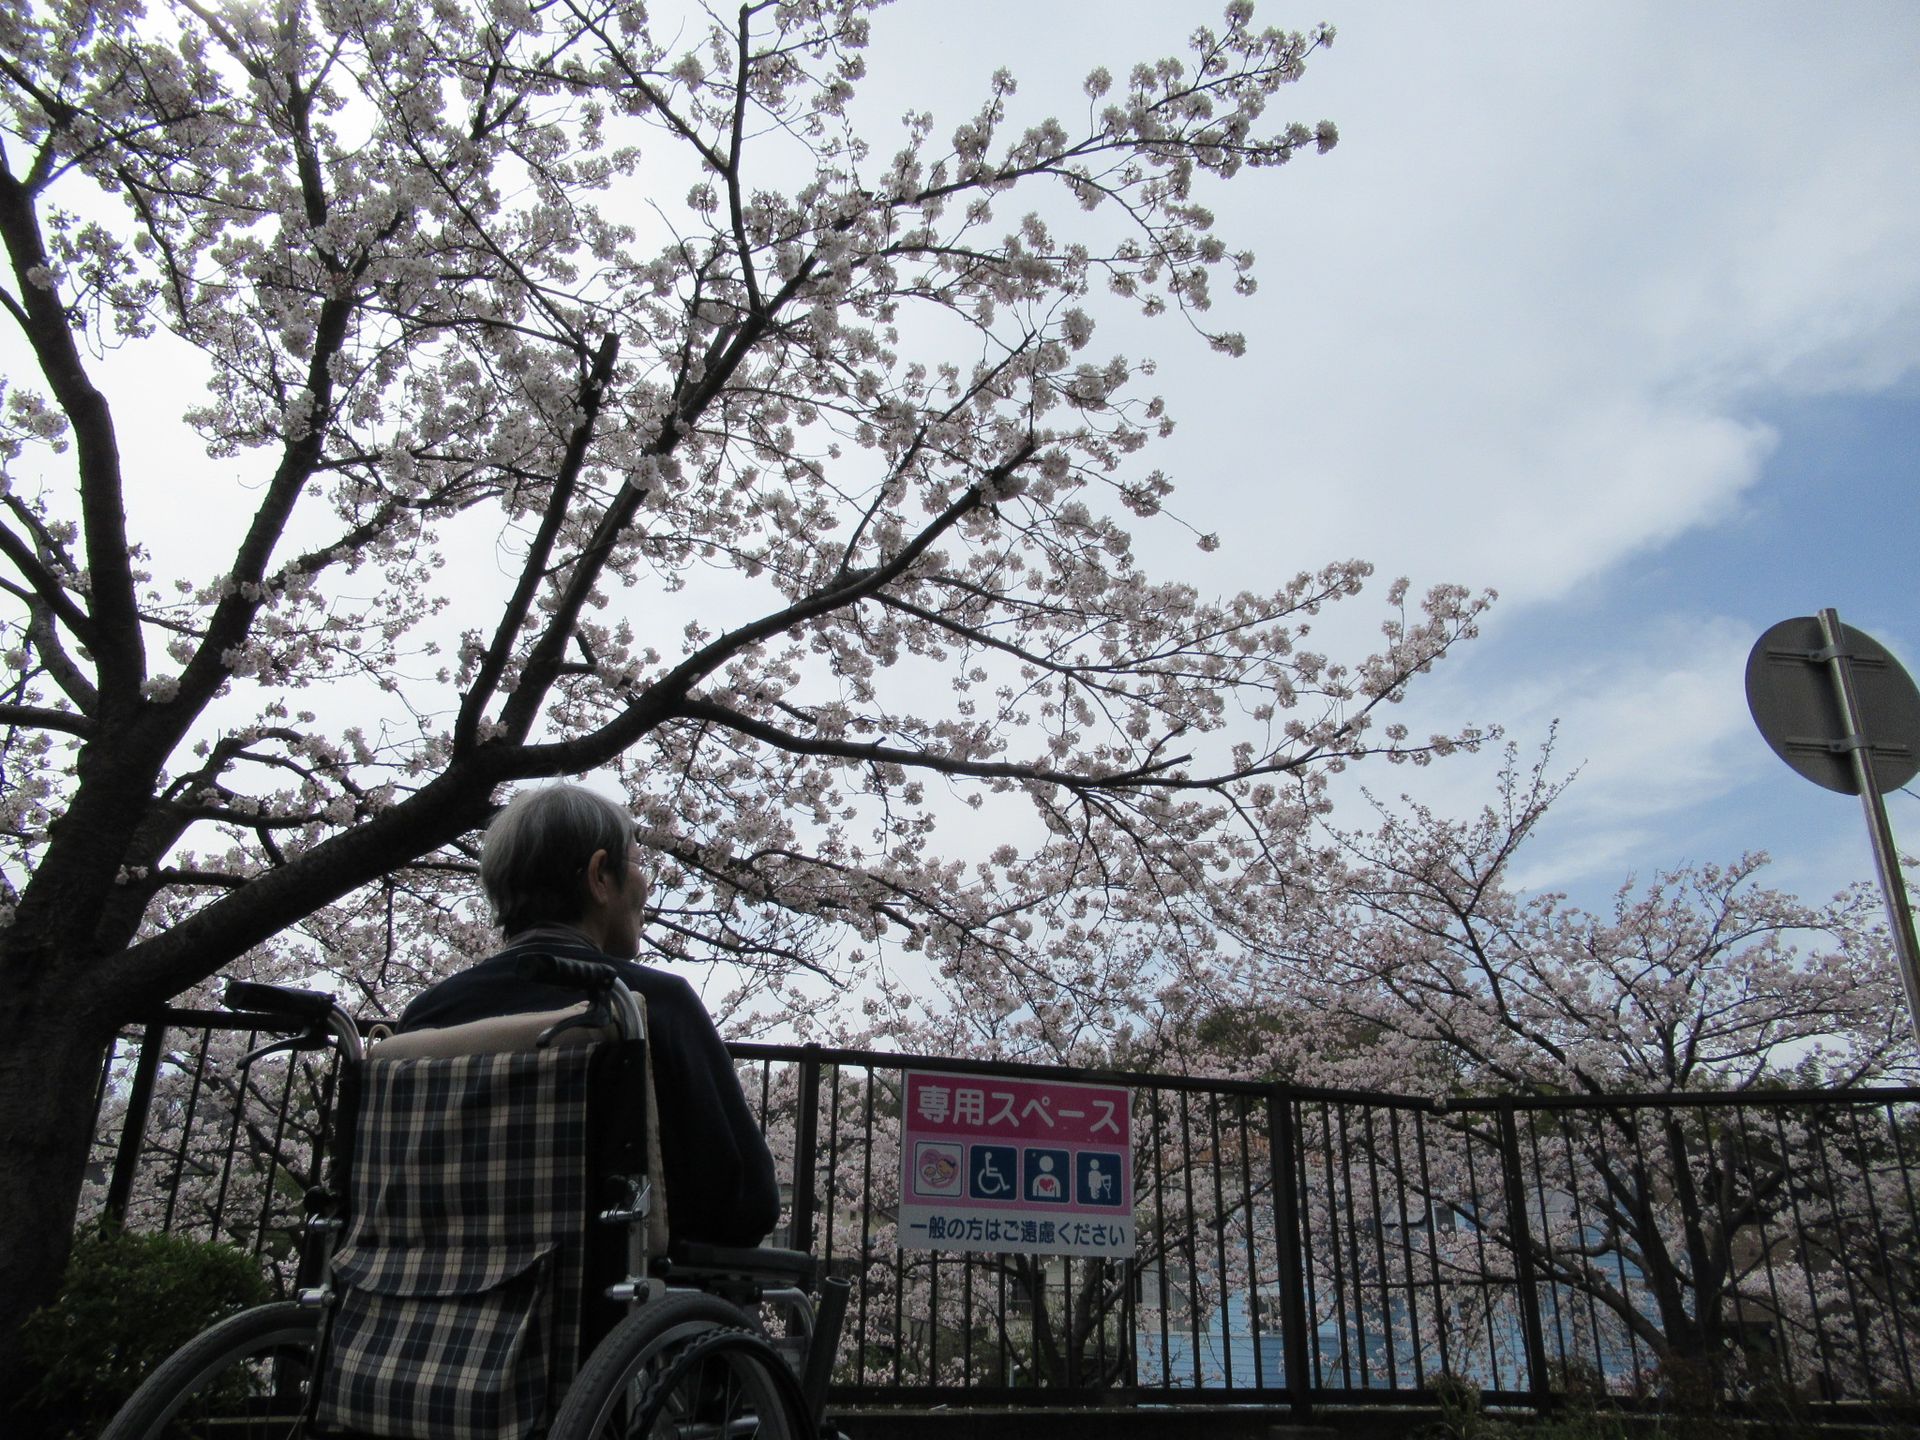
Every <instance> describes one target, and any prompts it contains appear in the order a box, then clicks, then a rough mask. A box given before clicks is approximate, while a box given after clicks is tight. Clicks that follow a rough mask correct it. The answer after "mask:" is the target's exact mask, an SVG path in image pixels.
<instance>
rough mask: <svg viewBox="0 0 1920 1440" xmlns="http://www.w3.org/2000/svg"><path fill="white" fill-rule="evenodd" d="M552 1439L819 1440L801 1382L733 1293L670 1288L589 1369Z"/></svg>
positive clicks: (604, 1344)
mask: <svg viewBox="0 0 1920 1440" xmlns="http://www.w3.org/2000/svg"><path fill="white" fill-rule="evenodd" d="M548 1435H549V1440H614V1437H619V1440H696V1437H698V1440H813V1435H814V1429H813V1425H812V1422H811V1420H810V1419H809V1418H808V1417H807V1415H806V1413H805V1407H804V1406H803V1404H802V1402H801V1399H800V1387H799V1383H798V1382H797V1381H796V1380H795V1379H794V1377H793V1373H792V1371H791V1370H789V1369H788V1368H787V1364H786V1362H785V1361H784V1360H782V1359H781V1358H780V1354H779V1352H778V1351H776V1350H775V1349H774V1348H773V1346H772V1345H771V1344H769V1343H768V1341H767V1339H766V1337H765V1336H764V1335H762V1334H761V1333H760V1332H759V1331H758V1330H757V1329H753V1328H749V1325H748V1323H747V1317H746V1316H744V1315H743V1314H742V1313H741V1312H740V1311H739V1310H737V1309H735V1308H734V1307H733V1306H732V1305H729V1304H727V1303H726V1301H724V1300H720V1299H716V1298H715V1297H714V1296H711V1295H703V1294H699V1293H694V1292H669V1293H667V1294H665V1295H662V1296H658V1297H656V1298H655V1299H653V1300H650V1301H648V1302H647V1303H646V1304H645V1305H643V1306H641V1307H640V1309H638V1310H636V1311H635V1312H634V1313H633V1314H631V1315H629V1316H628V1317H627V1318H626V1319H625V1320H623V1321H621V1322H620V1324H619V1325H618V1326H616V1327H615V1328H614V1330H613V1332H612V1333H611V1334H609V1335H608V1336H607V1338H606V1339H605V1340H603V1341H601V1342H600V1344H599V1345H598V1346H596V1347H595V1349H594V1352H593V1354H592V1355H590V1356H589V1357H588V1358H587V1362H586V1364H585V1365H583V1366H581V1368H580V1373H579V1374H578V1375H576V1376H575V1377H574V1380H573V1384H572V1385H571V1386H569V1387H568V1390H567V1396H566V1401H565V1403H564V1404H562V1405H561V1407H560V1413H559V1414H558V1415H557V1416H555V1417H554V1422H553V1428H552V1429H551V1430H550V1431H549V1432H548Z"/></svg>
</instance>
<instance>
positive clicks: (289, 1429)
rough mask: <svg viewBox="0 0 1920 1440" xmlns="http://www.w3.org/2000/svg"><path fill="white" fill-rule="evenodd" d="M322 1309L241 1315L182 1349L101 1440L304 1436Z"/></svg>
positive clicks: (270, 1309) (271, 1309)
mask: <svg viewBox="0 0 1920 1440" xmlns="http://www.w3.org/2000/svg"><path fill="white" fill-rule="evenodd" d="M319 1333H320V1312H319V1311H317V1310H310V1309H306V1308H305V1307H303V1306H299V1305H293V1304H288V1303H280V1304H274V1305H262V1306H259V1307H258V1308H256V1309H253V1310H242V1311H241V1312H240V1313H239V1314H238V1315H233V1316H230V1317H228V1318H227V1319H225V1320H222V1321H221V1322H220V1323H219V1324H218V1325H215V1326H214V1327H213V1328H212V1329H210V1330H204V1331H202V1332H201V1333H200V1334H198V1335H196V1336H194V1338H193V1339H191V1340H189V1341H188V1342H187V1343H186V1344H185V1345H182V1346H181V1347H180V1348H179V1349H178V1350H176V1351H174V1352H173V1354H172V1355H170V1356H168V1357H167V1359H166V1360H165V1361H163V1362H162V1363H161V1366H160V1368H159V1369H158V1370H155V1371H154V1372H153V1374H151V1375H149V1376H148V1377H147V1378H146V1380H145V1381H143V1382H142V1383H141V1386H140V1388H139V1389H138V1390H136V1391H134V1392H133V1394H132V1395H131V1396H129V1397H128V1399H127V1403H126V1404H125V1405H123V1406H121V1407H120V1413H119V1414H118V1415H116V1416H114V1417H113V1420H112V1422H111V1423H110V1424H109V1425H108V1426H107V1428H106V1429H105V1430H103V1431H102V1432H101V1434H100V1440H188V1437H200V1436H205V1435H208V1434H213V1435H219V1436H229V1435H230V1436H234V1437H236V1440H270V1437H284V1436H291V1435H294V1434H297V1433H299V1431H300V1426H301V1417H302V1416H303V1414H304V1413H305V1410H306V1403H307V1394H308V1389H309V1382H310V1380H311V1377H312V1373H313V1350H314V1345H315V1344H316V1342H317V1341H318V1339H319Z"/></svg>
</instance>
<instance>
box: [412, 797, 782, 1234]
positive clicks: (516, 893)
mask: <svg viewBox="0 0 1920 1440" xmlns="http://www.w3.org/2000/svg"><path fill="white" fill-rule="evenodd" d="M480 880H481V883H482V885H484V886H485V888H486V892H487V898H488V900H489V901H491V902H492V905H493V912H494V917H495V919H496V920H498V922H499V924H500V927H501V929H502V930H503V931H504V932H505V935H506V948H505V949H503V950H501V951H500V952H499V953H498V954H496V955H493V956H491V957H489V958H488V959H485V960H482V961H480V962H479V963H478V964H476V965H472V966H470V967H468V968H467V969H465V970H462V971H460V972H459V973H458V974H456V975H452V976H450V977H448V978H447V979H445V980H442V981H441V982H440V983H439V984H437V985H435V986H433V987H432V988H431V989H429V990H427V991H425V992H424V993H423V994H421V995H419V996H418V997H417V998H416V999H415V1000H414V1001H413V1003H412V1004H411V1005H409V1006H407V1008H406V1011H405V1012H404V1013H403V1014H402V1015H401V1017H400V1029H401V1030H402V1031H403V1032H404V1031H408V1030H430V1029H437V1028H439V1027H441V1026H446V1025H458V1024H462V1023H464V1022H466V1021H469V1020H480V1019H485V1018H487V1017H490V1016H495V1015H517V1014H521V1013H524V1012H527V1011H533V1010H556V1009H560V1008H562V1007H564V1006H566V1005H569V1004H571V1003H573V1001H574V1000H575V998H577V997H576V995H575V994H574V993H573V992H570V991H568V990H565V989H563V988H561V987H556V986H552V985H543V984H539V983H537V982H534V981H530V980H524V979H522V978H521V977H520V976H519V975H518V974H517V973H516V968H515V967H516V963H517V961H518V960H519V958H520V957H521V956H523V955H528V954H533V953H540V952H545V953H548V954H553V955H562V956H567V957H569V958H572V959H578V960H598V961H601V962H603V963H605V964H608V965H611V966H612V967H613V968H614V969H615V970H617V971H619V972H620V978H621V979H622V980H623V981H624V982H625V983H626V985H627V988H628V989H630V990H632V991H633V992H634V993H635V994H636V995H639V996H641V997H643V998H644V999H645V1001H646V1005H647V1028H648V1041H649V1048H650V1051H651V1058H652V1066H653V1081H654V1091H655V1095H656V1098H657V1101H658V1106H659V1111H660V1151H661V1164H662V1166H663V1168H664V1169H665V1171H666V1176H665V1181H666V1192H667V1202H668V1218H669V1220H670V1222H671V1224H672V1227H673V1238H674V1239H676V1240H696V1241H704V1242H706V1243H708V1244H713V1245H756V1244H758V1243H760V1241H761V1240H763V1239H764V1238H765V1237H766V1235H767V1233H768V1232H769V1231H771V1230H772V1229H773V1227H774V1224H775V1222H776V1220H777V1219H778V1218H779V1213H780V1192H779V1186H778V1183H777V1182H776V1180H775V1179H774V1173H773V1157H772V1156H771V1155H770V1154H769V1153H768V1151H767V1144H766V1141H765V1139H764V1138H763V1137H762V1136H761V1134H760V1129H759V1126H758V1125H756V1124H755V1123H754V1118H753V1114H752V1112H751V1111H749V1110H748V1108H747V1102H746V1097H745V1096H744V1095H742V1094H741V1093H740V1082H739V1080H738V1079H737V1078H736V1076H735V1075H734V1071H733V1062H732V1060H731V1059H730V1058H729V1056H728V1054H727V1049H726V1046H725V1045H723V1044H722V1043H721V1040H720V1036H719V1034H718V1033H717V1032H716V1031H715V1030H714V1028H713V1021H712V1020H711V1019H710V1018H708V1015H707V1012H706V1007H705V1006H703V1005H702V1004H701V1003H700V997H699V996H698V995H696V994H695V993H694V990H693V987H692V986H691V985H689V984H688V983H687V982H686V981H685V980H683V979H681V978H680V977H679V976H677V975H669V974H667V973H665V972H664V971H660V970H654V969H650V968H648V967H646V966H644V965H638V964H635V963H634V957H635V956H636V955H638V954H639V953H640V930H641V926H642V923H643V921H644V917H645V906H646V900H647V882H646V880H645V878H644V877H643V876H642V874H641V871H640V857H639V847H638V846H636V845H635V843H634V839H633V822H632V819H631V818H630V817H629V816H628V815H627V814H626V813H625V812H624V811H623V810H622V809H621V808H620V807H619V806H618V805H616V804H614V803H613V802H612V801H610V800H607V799H605V798H603V797H601V796H599V795H596V794H595V793H594V792H593V791H591V790H587V789H584V788H582V787H580V786H577V785H554V786H548V787H545V788H542V789H537V790H527V791H523V792H522V793H521V794H519V795H517V796H515V797H514V798H513V800H512V801H511V802H510V803H509V804H508V805H507V806H506V808H505V809H503V810H502V811H501V812H500V813H499V815H498V816H496V817H495V819H494V821H493V824H492V825H490V826H488V827H487V834H486V842H485V848H484V850H483V852H482V855H481V860H480Z"/></svg>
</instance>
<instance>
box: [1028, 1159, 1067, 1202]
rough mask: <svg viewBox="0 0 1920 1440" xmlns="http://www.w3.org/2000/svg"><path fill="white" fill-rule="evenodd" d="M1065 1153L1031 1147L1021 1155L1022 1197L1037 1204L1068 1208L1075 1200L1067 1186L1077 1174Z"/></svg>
mask: <svg viewBox="0 0 1920 1440" xmlns="http://www.w3.org/2000/svg"><path fill="white" fill-rule="evenodd" d="M1068 1160H1069V1157H1068V1155H1067V1152H1066V1151H1065V1150H1048V1149H1041V1148H1039V1147H1037V1146H1032V1145H1029V1146H1028V1147H1027V1148H1026V1150H1025V1151H1024V1152H1023V1153H1022V1155H1021V1161H1022V1164H1021V1168H1020V1177H1021V1181H1022V1186H1021V1191H1020V1194H1021V1197H1022V1198H1023V1199H1025V1200H1028V1201H1031V1202H1032V1203H1034V1204H1036V1205H1064V1204H1066V1203H1067V1202H1068V1201H1069V1200H1071V1199H1072V1198H1073V1196H1072V1195H1071V1194H1069V1193H1068V1189H1067V1187H1068V1186H1069V1185H1070V1184H1071V1183H1072V1179H1071V1177H1072V1174H1073V1171H1072V1169H1071V1167H1070V1166H1069V1164H1068Z"/></svg>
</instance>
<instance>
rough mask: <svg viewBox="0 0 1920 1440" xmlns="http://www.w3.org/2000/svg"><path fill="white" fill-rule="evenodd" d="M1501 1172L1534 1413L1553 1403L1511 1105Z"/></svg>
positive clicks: (1503, 1113)
mask: <svg viewBox="0 0 1920 1440" xmlns="http://www.w3.org/2000/svg"><path fill="white" fill-rule="evenodd" d="M1498 1118H1499V1122H1500V1169H1501V1173H1502V1176H1503V1178H1504V1179H1505V1181H1506V1191H1507V1233H1508V1235H1509V1236H1510V1237H1511V1239H1512V1242H1513V1275H1514V1281H1515V1283H1516V1284H1517V1285H1518V1286H1519V1289H1520V1334H1521V1338H1522V1340H1523V1341H1524V1343H1525V1344H1526V1347H1527V1390H1528V1393H1529V1394H1530V1395H1531V1397H1532V1400H1533V1407H1534V1409H1535V1410H1545V1409H1546V1408H1547V1407H1548V1406H1549V1405H1550V1404H1551V1403H1552V1398H1553V1397H1552V1395H1551V1393H1550V1392H1549V1390H1548V1387H1547V1342H1546V1337H1545V1336H1544V1335H1543V1334H1542V1333H1541V1330H1540V1292H1539V1290H1538V1288H1537V1287H1536V1284H1535V1276H1534V1273H1533V1232H1532V1227H1531V1226H1529V1225H1528V1223H1527V1186H1526V1181H1525V1179H1524V1178H1523V1177H1522V1176H1521V1174H1520V1130H1519V1127H1518V1126H1517V1125H1516V1124H1515V1123H1514V1118H1513V1105H1512V1103H1511V1102H1508V1103H1506V1104H1503V1105H1501V1106H1500V1109H1499V1112H1498Z"/></svg>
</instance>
